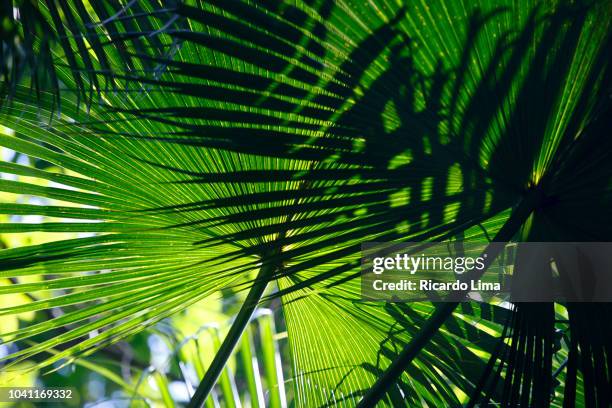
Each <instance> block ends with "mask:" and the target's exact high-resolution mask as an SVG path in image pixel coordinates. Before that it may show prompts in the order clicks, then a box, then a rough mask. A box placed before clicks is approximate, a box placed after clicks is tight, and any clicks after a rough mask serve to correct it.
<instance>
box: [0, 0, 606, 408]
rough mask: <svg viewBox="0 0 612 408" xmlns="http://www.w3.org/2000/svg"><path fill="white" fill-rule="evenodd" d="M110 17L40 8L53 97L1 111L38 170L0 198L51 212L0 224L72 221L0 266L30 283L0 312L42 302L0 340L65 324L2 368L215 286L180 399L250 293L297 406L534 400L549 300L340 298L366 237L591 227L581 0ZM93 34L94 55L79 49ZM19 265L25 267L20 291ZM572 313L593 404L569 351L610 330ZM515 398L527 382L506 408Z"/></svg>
mask: <svg viewBox="0 0 612 408" xmlns="http://www.w3.org/2000/svg"><path fill="white" fill-rule="evenodd" d="M133 3H134V2H129V3H127V4H126V5H125V6H124V7H123V8H121V9H120V10H121V16H120V18H119V16H117V15H114V14H110V15H109V14H108V10H107V9H105V8H104V7H101V8H97V7H96V8H95V10H90V9H88V8H85V9H82V4H81V3H80V2H74V3H72V2H71V3H70V4H71V6H65V7H64V8H63V9H62V10H63V12H62V13H60V14H58V13H57V11H58V10H57V9H56V8H54V7H53V6H52V5H50V6H49V7H47V8H45V7H41V8H40V13H41V17H40V18H39V19H38V20H36V21H43V22H45V24H47V25H48V26H49V27H50V28H49V29H50V30H51V31H52V32H53V34H54V36H55V37H57V38H58V39H59V42H60V44H59V45H57V46H55V47H49V51H48V52H49V53H53V55H54V58H55V60H56V64H55V65H54V71H53V72H54V75H55V76H56V77H57V81H56V88H57V89H56V91H55V92H52V93H50V94H47V93H44V92H40V93H38V95H37V97H36V98H33V97H32V96H31V95H30V93H29V91H28V90H27V88H26V87H23V86H16V85H13V86H12V87H11V93H10V94H11V99H12V101H11V103H10V104H4V106H3V109H2V113H1V115H2V116H1V117H2V125H3V126H4V127H6V128H7V129H10V130H12V132H13V133H14V134H6V135H1V136H0V145H2V146H5V147H7V148H10V149H12V150H15V151H17V152H19V153H22V154H24V155H27V156H29V157H33V158H37V159H39V160H43V161H45V162H47V163H50V164H51V165H52V167H51V169H53V168H58V169H62V170H63V172H57V171H52V170H50V169H46V170H44V169H43V170H41V169H32V168H30V167H27V166H23V165H19V164H14V163H3V164H2V167H1V168H0V170H1V171H2V172H3V173H9V174H14V175H19V176H20V177H28V178H30V179H25V180H26V181H21V179H20V180H18V181H16V180H0V191H4V192H9V193H14V194H24V195H28V196H37V197H43V198H46V199H49V200H53V201H52V202H53V203H52V204H47V205H36V206H34V205H32V204H0V211H1V212H2V213H6V214H14V215H18V214H38V215H45V216H48V217H56V218H58V222H42V223H37V224H25V223H12V224H3V225H2V226H0V232H1V233H14V232H28V231H52V232H64V233H84V232H88V233H95V235H93V236H87V237H82V238H76V239H66V240H56V241H52V242H48V243H44V244H41V245H36V246H30V247H22V248H13V249H6V250H3V251H2V252H0V258H1V259H2V266H1V267H0V274H1V276H2V277H10V278H13V279H17V280H18V282H19V283H17V284H12V285H9V286H5V287H3V288H1V292H0V293H4V294H12V293H30V294H33V295H37V294H44V295H45V297H44V298H41V299H40V300H37V301H34V302H32V303H28V304H23V305H15V306H11V307H8V308H5V309H2V310H0V313H2V314H13V313H20V312H24V311H32V310H42V309H48V308H52V307H62V308H63V309H64V310H65V313H64V314H63V315H62V316H60V317H57V318H54V319H51V320H49V321H46V322H43V323H40V324H37V325H33V326H30V327H27V328H25V329H21V330H18V331H16V332H13V333H2V340H3V341H11V342H21V341H23V340H26V339H29V338H31V337H32V336H35V335H39V334H42V333H47V332H50V331H56V330H58V329H59V328H62V327H72V328H71V329H69V330H64V331H63V332H62V333H61V334H58V335H57V336H55V337H53V338H51V339H50V340H46V341H43V342H40V343H38V344H36V345H34V346H31V347H28V348H23V349H20V350H19V351H18V352H16V353H14V354H12V355H11V356H8V357H7V358H8V359H13V361H14V362H15V363H17V362H19V361H21V360H23V359H26V358H28V357H30V356H32V355H35V354H38V353H42V352H44V351H45V350H46V349H48V348H49V347H58V346H60V345H67V347H65V348H64V350H62V351H61V352H58V353H57V354H54V355H53V356H52V357H49V358H47V359H46V360H45V361H44V362H43V363H42V364H43V365H46V366H48V365H50V364H52V363H54V362H57V361H60V360H61V359H65V358H74V357H78V356H81V355H87V354H89V353H92V352H93V351H95V350H96V349H98V348H100V347H103V346H104V345H106V344H108V343H110V342H114V341H117V340H118V339H120V338H122V337H124V336H127V335H129V334H131V333H134V332H135V331H137V330H140V329H141V328H142V327H143V326H146V325H150V324H153V323H155V322H157V321H159V320H161V319H163V318H164V317H166V316H168V315H170V314H172V313H174V312H176V311H178V310H181V309H182V308H184V307H186V306H187V305H189V304H193V303H195V302H196V301H198V300H200V299H202V298H205V297H206V296H208V295H210V294H211V293H213V292H215V291H218V290H221V289H225V288H230V287H236V288H245V289H249V290H250V292H249V293H250V294H249V297H248V298H247V299H248V300H247V301H246V302H245V304H244V305H243V309H242V311H241V313H240V314H239V315H238V318H237V319H236V323H235V325H234V326H233V328H232V330H230V334H229V335H228V337H227V338H226V341H225V343H224V345H223V346H221V349H220V350H221V352H220V353H219V354H218V355H217V358H216V359H215V361H214V362H213V364H212V365H211V368H209V370H208V372H207V374H206V376H205V378H204V381H203V382H202V387H201V388H200V389H199V391H198V392H197V393H196V398H194V400H192V404H193V405H198V404H201V403H203V401H204V398H205V397H206V395H207V393H208V391H209V390H210V389H211V388H212V386H213V385H214V382H215V381H216V379H217V377H218V375H219V374H220V373H221V371H222V369H223V366H224V365H225V362H226V360H227V358H228V357H229V355H230V353H231V351H232V349H233V348H234V345H235V344H236V343H237V342H238V341H239V339H240V336H241V334H242V331H243V330H244V328H245V327H246V326H247V324H248V322H249V319H250V316H251V314H252V312H253V310H254V308H255V306H256V305H257V304H258V302H259V301H260V299H261V298H262V296H263V294H264V290H265V288H266V287H267V286H268V284H269V283H270V282H272V281H275V282H276V283H277V285H278V289H279V291H278V292H276V293H275V294H274V295H272V296H280V297H281V298H282V301H283V304H284V311H285V314H286V320H287V326H288V333H289V341H290V344H291V351H292V358H293V366H294V375H295V377H294V384H295V390H296V394H297V400H296V403H297V404H299V405H302V406H319V405H336V404H338V405H342V404H347V405H350V406H352V405H355V404H358V403H359V401H360V400H361V398H362V397H363V396H364V395H365V399H364V400H362V401H361V403H362V404H366V403H372V404H373V403H376V402H379V401H380V402H382V403H386V404H391V405H399V404H403V405H408V406H417V405H419V406H420V405H431V406H443V405H451V406H456V405H461V404H464V403H467V402H468V400H470V399H471V401H472V402H473V403H475V402H476V401H481V400H482V401H487V400H493V401H506V402H508V403H510V404H511V405H512V404H515V405H516V404H518V403H519V402H520V403H523V404H525V405H537V406H540V405H546V404H549V403H550V401H549V398H548V396H549V393H550V389H551V382H552V377H551V376H550V373H551V372H552V370H553V368H556V367H557V366H555V365H553V362H552V357H551V356H552V351H551V350H552V344H553V339H552V332H553V330H554V310H553V309H552V307H548V306H542V307H541V308H537V307H536V306H534V307H533V308H531V307H529V306H525V308H524V309H523V308H522V307H521V308H518V309H517V310H516V311H512V310H507V309H504V308H499V307H491V306H488V305H480V304H470V305H462V306H461V308H460V309H457V310H455V307H456V305H454V304H445V305H443V306H432V305H431V304H426V303H415V304H410V305H407V306H403V305H399V306H398V305H393V304H387V305H385V304H370V303H361V302H360V301H359V300H360V292H359V284H358V281H357V280H355V279H354V278H355V277H357V276H358V274H359V251H360V245H361V243H363V242H365V241H395V240H404V241H416V240H431V241H433V240H442V239H460V240H461V239H462V240H474V241H486V240H488V239H490V237H495V236H497V237H498V238H499V239H501V240H510V239H512V238H513V237H515V236H517V234H518V233H519V232H520V233H521V234H522V235H523V237H524V239H526V240H542V241H554V240H564V239H567V237H572V238H571V239H573V240H576V239H577V238H579V239H583V240H589V239H595V240H606V239H608V237H609V236H610V233H609V232H610V231H609V225H610V223H606V222H602V217H603V218H605V220H607V219H608V218H609V216H608V215H607V214H608V213H607V212H606V211H605V208H607V205H608V204H609V202H610V199H611V198H612V196H611V194H610V186H609V180H610V176H611V174H612V172H611V171H610V166H609V160H608V159H609V152H610V149H609V148H610V142H609V141H606V140H605V139H604V137H603V135H605V130H606V129H607V128H608V127H609V126H608V125H607V124H606V123H605V119H603V118H605V117H606V116H605V114H606V113H607V112H608V111H609V101H608V99H607V94H606V93H607V92H608V86H609V71H608V65H607V64H608V61H607V59H608V58H607V57H608V55H609V54H608V53H609V49H610V38H609V23H610V13H609V11H608V10H607V8H606V4H605V3H604V2H601V3H593V4H585V5H569V4H565V3H564V2H560V3H558V4H557V3H550V4H546V5H544V4H542V5H537V4H532V2H528V1H522V2H519V3H518V4H515V3H513V2H504V1H491V2H483V3H482V4H480V5H479V6H478V7H476V6H474V5H471V4H469V3H468V2H460V1H458V2H455V1H447V2H439V3H436V4H426V3H424V2H423V3H414V2H413V3H407V4H404V5H397V4H391V3H390V2H384V1H380V2H364V4H363V5H359V6H358V5H349V4H348V3H344V2H338V3H332V2H316V1H315V2H298V3H296V4H285V3H276V2H269V3H268V2H263V3H262V4H251V3H250V2H242V1H224V2H222V3H219V2H214V1H210V2H208V1H206V2H198V3H197V4H196V3H193V4H191V3H177V4H176V5H175V6H172V8H161V9H160V7H159V6H158V5H157V4H156V3H153V2H152V3H150V4H147V5H146V6H142V5H139V6H138V7H144V8H143V9H141V10H138V9H137V8H135V7H133V5H134V4H133ZM138 4H140V2H138ZM72 7H74V8H72ZM70 10H72V11H70ZM105 10H106V11H105ZM105 13H107V14H105ZM168 15H170V16H171V17H170V19H169V20H168ZM96 21H107V22H108V23H107V24H106V23H105V24H103V25H100V24H95V23H94V24H93V25H92V22H96ZM64 23H67V24H68V26H69V27H70V31H71V32H72V34H73V35H72V36H70V35H67V34H66V33H65V32H63V30H64V28H62V27H63V24H64ZM111 23H112V24H111ZM22 24H23V26H24V27H26V28H27V27H28V24H30V22H29V21H26V20H24V21H23V22H22ZM108 24H110V25H112V27H114V28H112V29H111V28H108V29H103V27H105V26H106V25H108ZM81 32H83V33H86V36H85V37H86V38H87V42H88V43H89V46H87V45H86V44H85V43H84V42H81V40H80V38H81V37H80V36H79V35H78V34H77V33H81ZM101 32H103V34H104V35H105V36H109V37H110V41H109V42H108V43H96V42H95V40H93V38H97V36H99V35H100V34H101ZM90 39H92V40H91V42H90V41H89V40H90ZM83 47H85V49H84V48H83ZM88 47H90V48H88ZM66 63H67V66H66V65H65V64H66ZM5 82H6V81H5ZM34 82H35V81H34ZM6 83H7V84H8V83H10V82H6ZM102 83H113V84H116V83H121V86H112V87H106V86H102V85H101V84H102ZM32 85H33V84H32ZM60 85H61V86H60ZM60 88H61V89H60ZM88 94H89V95H90V96H89V97H88V99H89V100H90V101H92V102H96V103H91V104H89V106H88V108H89V110H88V111H87V112H84V111H83V110H81V109H79V105H80V101H81V100H82V99H83V97H84V96H83V95H85V96H86V95H88ZM94 94H97V95H98V96H95V97H94V96H93V95H94ZM58 101H61V106H62V110H61V116H59V117H53V114H54V113H58V110H57V109H56V108H57V105H58ZM8 133H11V132H8ZM594 146H596V147H597V148H598V149H597V150H593V147H594ZM587 162H588V163H587ZM595 164H596V165H597V167H596V168H595ZM578 174H579V175H580V176H578ZM32 179H35V180H37V181H36V182H34V181H27V180H32ZM593 194H597V195H598V197H599V200H597V202H594V201H593V200H590V199H588V198H587V197H589V196H592V195H593ZM572 214H581V215H584V219H583V220H582V219H581V222H580V223H577V222H574V221H572V220H571V215H572ZM606 217H607V218H606ZM63 219H75V220H78V221H77V222H63V221H62V220H63ZM551 223H552V224H554V225H555V226H556V228H555V229H553V228H549V227H548V226H549V224H551ZM584 230H588V231H589V234H586V233H584V232H583V231H584ZM257 271H259V272H257ZM31 275H40V276H44V277H46V279H43V280H40V281H37V282H31V283H25V282H23V283H22V282H21V281H20V280H19V279H21V278H22V277H25V276H31ZM52 290H53V291H58V290H59V291H61V295H59V296H51V297H48V298H47V294H48V293H49V291H52ZM54 293H57V292H54ZM593 307H594V308H601V309H602V310H607V306H605V305H603V306H602V305H599V306H593ZM584 308H586V309H585V310H588V308H589V306H584V307H582V306H572V305H568V311H569V313H570V321H572V322H574V321H577V323H575V324H576V326H575V327H576V329H575V330H576V332H575V333H576V337H575V338H572V341H573V343H572V347H573V348H571V350H570V355H569V359H568V361H569V362H568V369H567V373H566V380H565V381H566V386H565V388H564V389H565V393H566V395H565V397H566V401H573V400H574V398H575V395H573V393H575V392H576V384H575V378H576V376H577V374H576V365H577V362H576V361H577V359H578V358H582V359H583V363H582V364H583V365H582V366H581V367H582V370H583V372H584V375H585V376H587V375H590V377H589V378H592V380H590V382H587V381H586V377H585V384H584V398H585V401H586V403H589V402H590V401H594V400H595V399H597V398H599V402H600V403H601V402H605V398H608V397H607V394H605V393H603V391H601V390H602V389H604V388H605V387H602V386H603V385H605V384H606V381H610V377H609V375H608V374H607V373H606V372H605V369H602V367H601V366H600V365H598V363H597V362H596V360H589V359H590V358H591V356H599V357H602V356H607V358H609V356H610V350H609V346H605V345H604V344H605V342H604V341H603V340H604V339H605V336H606V334H605V333H609V332H610V331H609V330H610V327H609V323H604V322H603V321H602V322H599V321H596V322H595V323H593V324H595V325H600V326H601V333H604V334H602V335H601V337H597V338H594V337H593V336H590V335H589V334H588V329H587V328H586V327H585V326H584V325H585V324H586V323H585V321H584V316H585V314H586V313H587V312H585V310H583V309H584ZM530 313H531V314H533V315H535V316H539V318H538V319H535V318H528V317H525V316H529V315H530ZM94 318H95V319H94ZM576 319H577V320H576ZM76 323H78V325H75V326H69V325H73V324H76ZM538 325H543V326H545V327H546V330H544V329H542V330H540V329H537V330H536V327H538ZM509 326H511V328H510V329H509V328H508V327H509ZM598 327H599V326H598ZM94 330H98V333H99V334H98V335H97V336H95V337H92V338H87V334H88V333H90V332H92V331H94ZM502 333H506V334H508V335H511V336H513V337H511V339H512V340H511V341H510V344H509V345H507V344H505V342H504V341H502ZM530 342H532V343H530ZM535 342H541V344H542V347H541V348H533V346H529V347H527V346H525V344H533V343H535ZM530 347H531V348H530ZM440 350H443V351H442V352H441V351H440ZM578 350H580V352H578ZM589 353H590V354H589ZM578 356H580V357H578ZM587 360H588V361H591V363H589V364H591V365H590V366H589V364H586V363H584V361H587ZM459 361H460V362H461V363H459ZM526 362H529V363H526ZM570 363H571V364H570ZM530 364H532V365H530ZM585 364H586V365H585ZM535 365H539V366H538V368H537V369H535V368H534V367H535ZM487 373H488V375H486V374H487ZM536 373H548V374H547V375H546V376H545V379H544V380H542V381H540V380H539V378H538V376H537V375H536ZM481 376H482V377H481ZM499 378H503V380H499V381H498V379H499ZM502 381H504V384H503V385H500V384H501V382H502ZM521 387H522V389H523V390H525V389H529V388H530V387H533V388H532V391H531V392H529V391H528V392H526V393H523V394H522V397H520V398H523V399H519V397H518V396H517V395H518V392H519V390H520V389H521ZM589 387H591V388H589ZM368 390H370V391H369V392H368ZM570 403H571V402H570Z"/></svg>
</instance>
